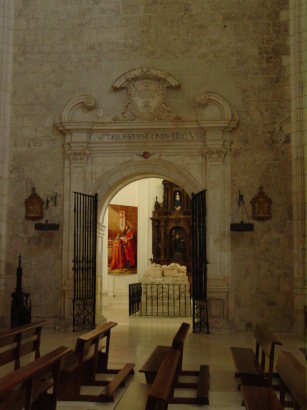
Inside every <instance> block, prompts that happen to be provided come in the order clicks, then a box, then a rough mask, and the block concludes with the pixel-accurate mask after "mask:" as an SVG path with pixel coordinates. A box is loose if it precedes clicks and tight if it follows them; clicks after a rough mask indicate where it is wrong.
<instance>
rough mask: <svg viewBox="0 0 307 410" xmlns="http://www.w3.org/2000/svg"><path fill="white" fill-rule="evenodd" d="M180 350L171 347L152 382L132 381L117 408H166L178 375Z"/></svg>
mask: <svg viewBox="0 0 307 410" xmlns="http://www.w3.org/2000/svg"><path fill="white" fill-rule="evenodd" d="M179 363H180V352H179V351H178V350H176V349H172V348H170V349H169V350H168V351H167V352H166V354H165V356H164V358H163V360H162V363H161V365H160V367H159V369H158V372H157V375H156V377H155V379H154V382H153V383H152V384H148V383H147V384H142V383H132V384H131V385H130V386H129V387H128V389H127V390H126V392H125V393H124V394H123V396H122V398H121V399H120V401H119V403H118V404H117V406H116V409H117V410H128V409H129V410H130V409H133V410H145V409H146V410H156V409H166V408H167V404H168V402H169V400H170V397H171V396H172V395H173V390H174V385H175V382H176V379H177V377H178V370H179Z"/></svg>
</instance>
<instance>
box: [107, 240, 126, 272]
mask: <svg viewBox="0 0 307 410" xmlns="http://www.w3.org/2000/svg"><path fill="white" fill-rule="evenodd" d="M123 267H124V250H123V241H122V239H121V238H120V236H119V233H118V234H117V235H116V237H115V239H114V241H113V248H112V262H111V265H110V270H113V269H123Z"/></svg>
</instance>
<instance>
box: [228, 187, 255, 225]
mask: <svg viewBox="0 0 307 410" xmlns="http://www.w3.org/2000/svg"><path fill="white" fill-rule="evenodd" d="M238 206H239V208H241V206H242V207H243V210H244V211H245V214H246V216H247V218H248V219H249V216H248V213H247V209H246V206H245V202H244V196H243V194H241V192H240V191H239V199H238ZM230 230H231V231H232V232H251V231H253V230H254V224H252V223H247V222H244V220H243V215H242V220H241V221H240V222H235V223H231V224H230Z"/></svg>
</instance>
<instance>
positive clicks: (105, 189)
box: [92, 159, 203, 206]
mask: <svg viewBox="0 0 307 410" xmlns="http://www.w3.org/2000/svg"><path fill="white" fill-rule="evenodd" d="M144 176H148V177H152V176H160V177H164V178H168V179H170V180H172V181H173V182H175V183H181V186H182V187H183V188H184V189H185V190H186V191H187V192H188V193H190V194H191V193H192V192H198V191H200V190H201V189H202V188H203V187H202V186H201V185H200V184H199V183H198V182H197V181H196V179H195V178H194V177H193V176H192V175H191V174H189V173H188V172H186V171H184V170H183V169H181V168H179V167H178V166H176V165H174V164H172V163H170V162H168V161H165V160H161V159H160V160H158V159H157V160H151V161H150V164H149V163H148V162H143V161H142V162H140V161H126V162H124V163H122V164H120V165H117V166H115V167H113V168H112V169H110V170H108V171H107V172H105V173H104V174H103V175H101V176H100V178H98V179H97V180H96V182H95V184H94V186H93V187H92V192H95V193H96V192H97V193H98V197H99V204H100V205H101V204H102V205H103V204H104V205H106V206H107V205H108V202H109V201H108V199H111V198H112V195H113V194H114V187H116V189H117V191H118V190H120V189H121V188H122V187H123V186H125V185H126V184H127V181H129V182H131V181H132V180H138V179H140V177H142V178H144ZM106 181H107V182H106Z"/></svg>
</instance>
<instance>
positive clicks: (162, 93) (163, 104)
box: [113, 67, 180, 121]
mask: <svg viewBox="0 0 307 410" xmlns="http://www.w3.org/2000/svg"><path fill="white" fill-rule="evenodd" d="M179 86H180V85H179V83H178V82H177V81H176V80H175V79H174V78H173V77H171V76H170V75H168V74H166V73H164V72H162V71H160V70H154V69H151V68H148V67H141V68H138V69H135V70H131V71H129V72H127V73H125V74H124V75H123V76H121V77H120V78H118V79H117V80H116V81H115V82H114V83H113V88H114V89H116V90H119V89H122V88H126V89H127V103H126V107H125V109H124V111H123V112H122V113H121V114H120V115H119V116H117V117H116V118H114V120H117V121H118V120H122V121H134V120H138V121H148V120H149V121H157V120H178V119H179V117H177V116H176V114H174V113H173V112H172V111H171V110H170V109H169V108H168V106H167V98H166V90H167V88H168V87H172V88H178V87H179Z"/></svg>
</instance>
